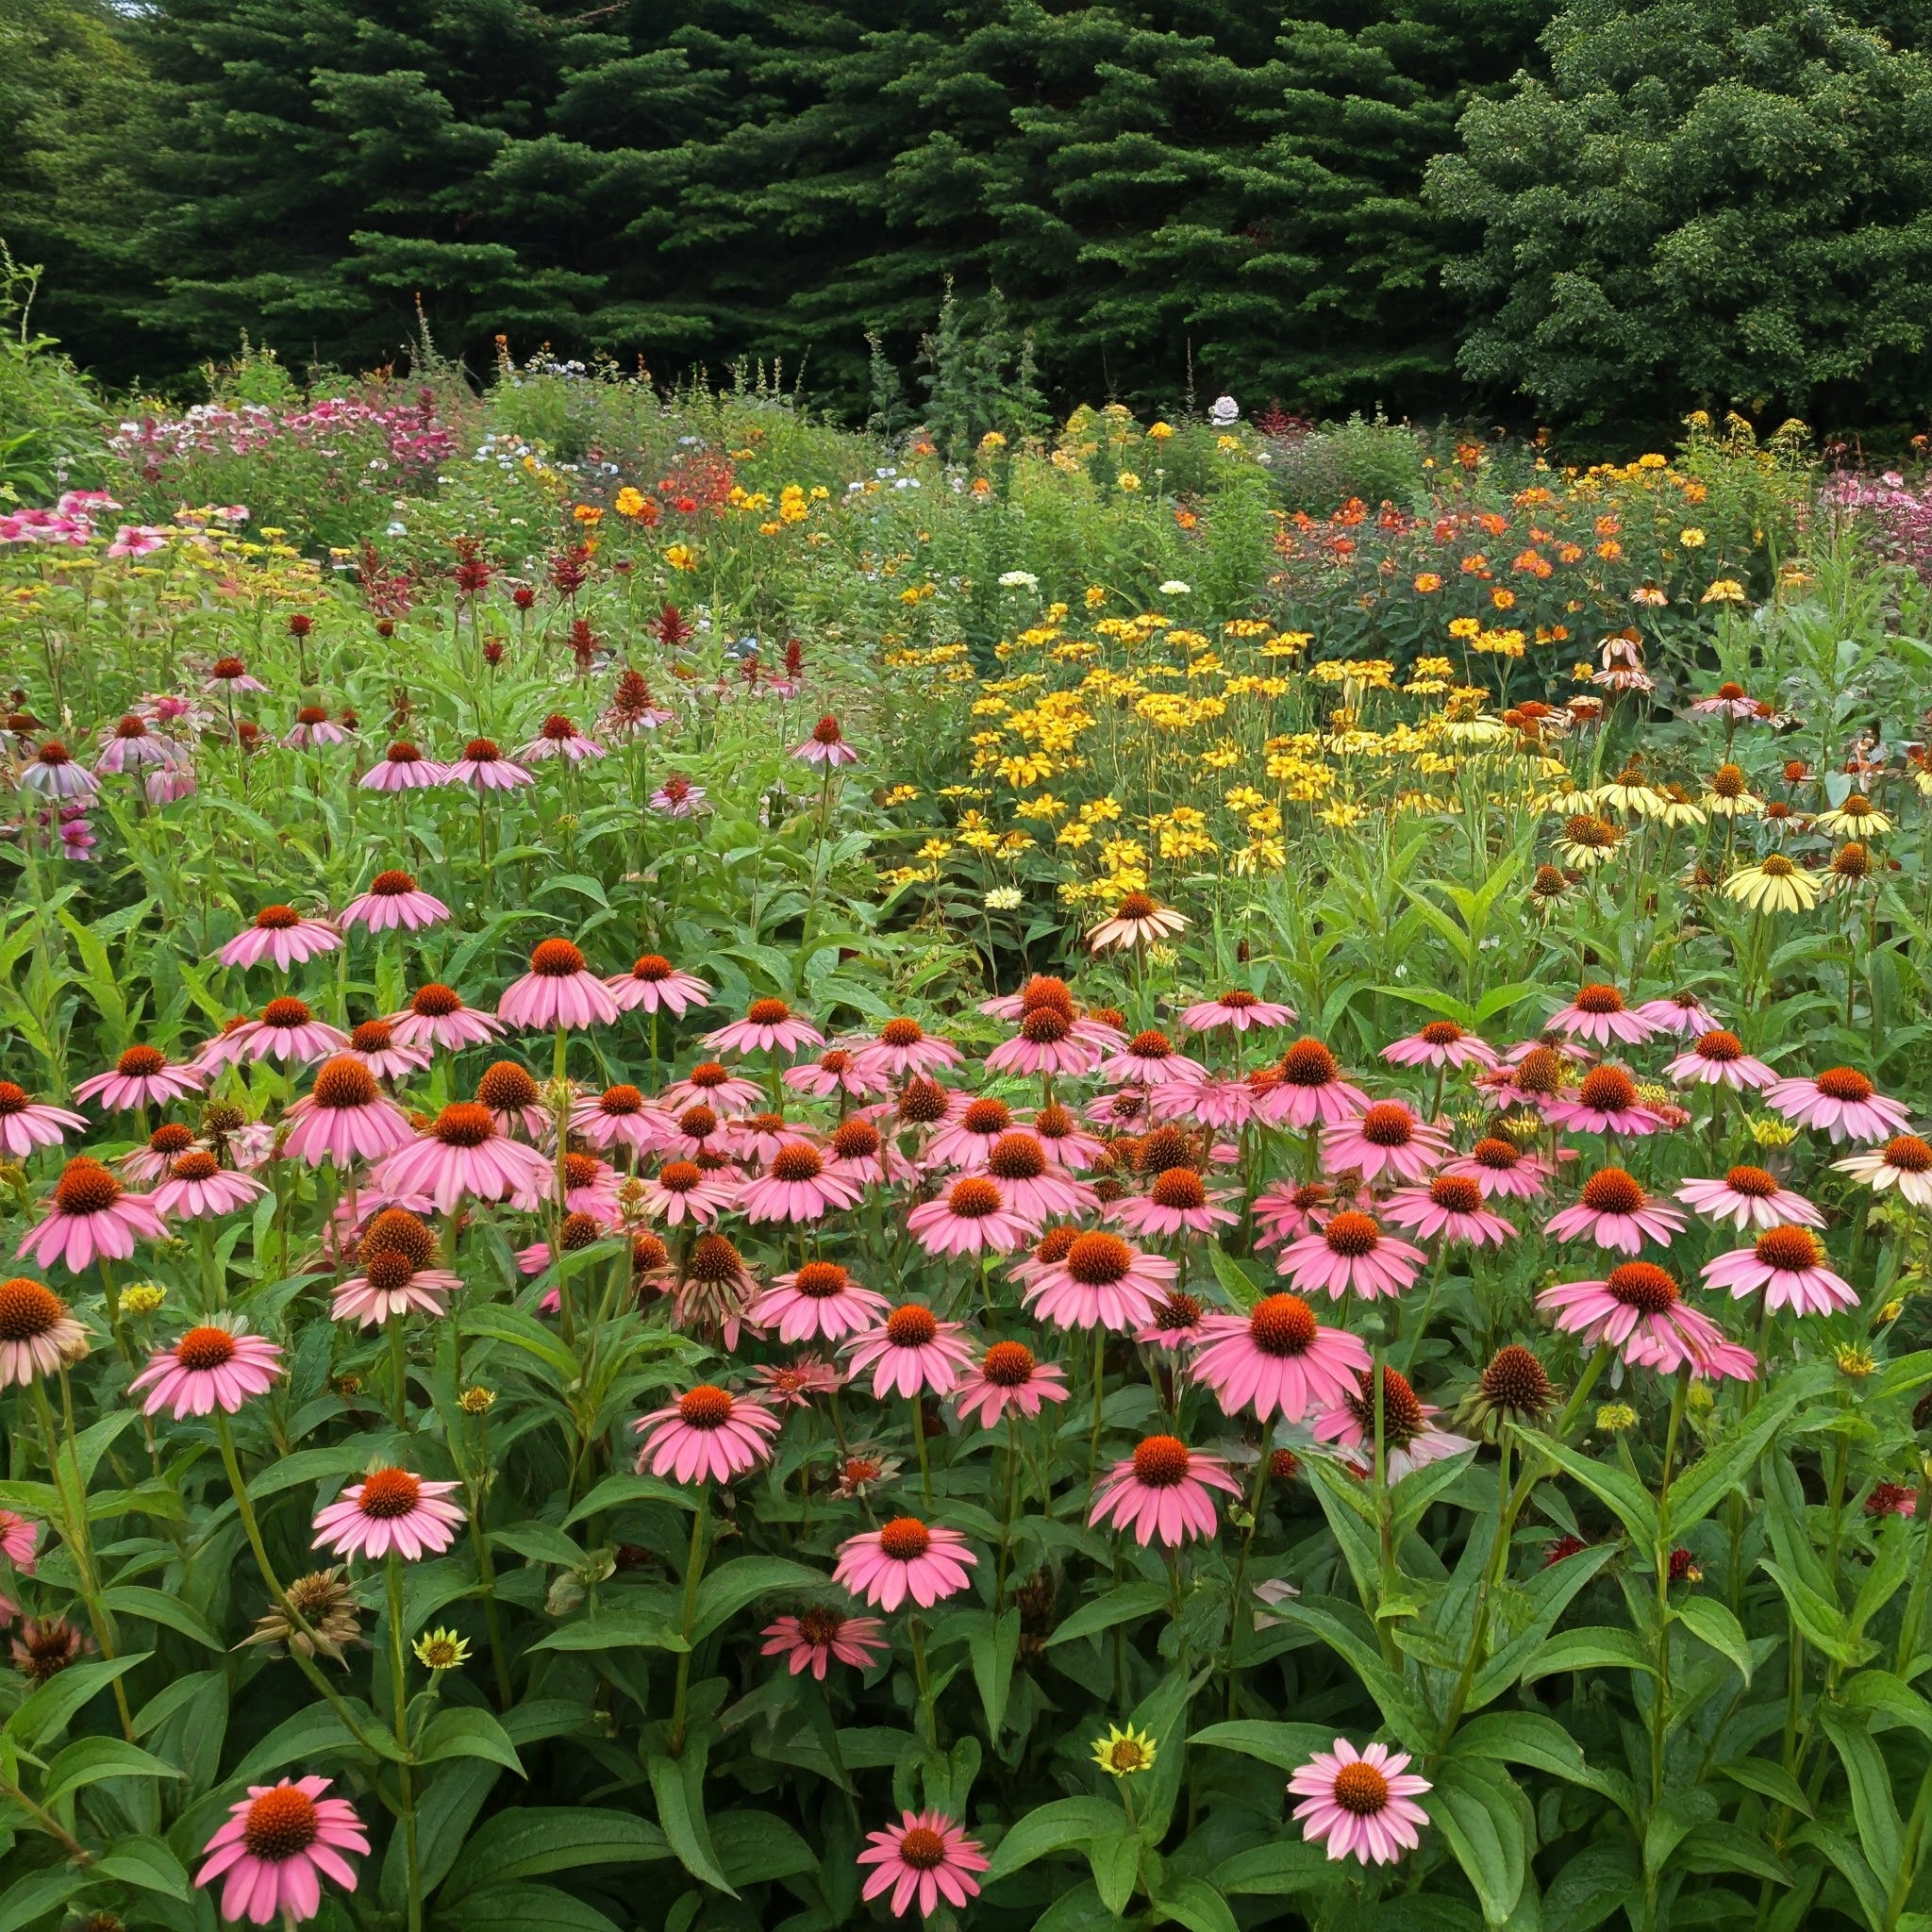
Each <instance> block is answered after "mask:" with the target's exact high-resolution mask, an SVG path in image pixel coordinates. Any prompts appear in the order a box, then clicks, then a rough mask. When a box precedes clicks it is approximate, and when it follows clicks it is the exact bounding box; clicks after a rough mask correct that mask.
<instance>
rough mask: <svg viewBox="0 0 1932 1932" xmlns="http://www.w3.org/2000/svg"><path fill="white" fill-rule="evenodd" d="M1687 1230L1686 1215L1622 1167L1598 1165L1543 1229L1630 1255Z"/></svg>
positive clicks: (1552, 1234)
mask: <svg viewBox="0 0 1932 1932" xmlns="http://www.w3.org/2000/svg"><path fill="white" fill-rule="evenodd" d="M1683 1231H1684V1216H1683V1215H1681V1214H1679V1213H1678V1212H1677V1210H1676V1209H1675V1208H1673V1207H1671V1206H1669V1205H1668V1204H1667V1203H1666V1202H1664V1201H1662V1200H1660V1199H1659V1198H1658V1197H1657V1195H1655V1194H1651V1193H1646V1192H1645V1191H1644V1190H1643V1189H1642V1188H1641V1186H1640V1185H1639V1184H1638V1182H1637V1180H1636V1177H1635V1176H1634V1175H1632V1174H1627V1173H1625V1172H1624V1169H1623V1168H1621V1167H1600V1168H1598V1169H1597V1171H1596V1172H1595V1173H1594V1174H1591V1177H1590V1178H1589V1179H1588V1180H1587V1181H1585V1182H1584V1184H1583V1191H1582V1192H1581V1193H1580V1194H1579V1195H1578V1196H1577V1198H1576V1200H1575V1201H1574V1203H1573V1204H1572V1205H1571V1206H1570V1207H1568V1208H1563V1209H1561V1210H1560V1211H1559V1212H1557V1213H1556V1214H1553V1215H1551V1216H1550V1218H1549V1220H1548V1221H1547V1222H1545V1223H1544V1224H1543V1232H1544V1233H1545V1234H1547V1235H1549V1236H1550V1237H1552V1239H1554V1240H1556V1241H1579V1240H1585V1239H1587V1240H1590V1241H1594V1242H1595V1243H1596V1244H1597V1246H1598V1247H1600V1248H1615V1249H1617V1250H1618V1251H1619V1252H1620V1253H1623V1254H1625V1255H1634V1254H1636V1253H1637V1252H1638V1251H1639V1250H1640V1249H1641V1247H1642V1246H1643V1244H1644V1242H1645V1241H1655V1242H1656V1243H1657V1246H1658V1247H1660V1248H1667V1247H1669V1246H1670V1244H1671V1237H1672V1236H1673V1235H1677V1234H1682V1233H1683Z"/></svg>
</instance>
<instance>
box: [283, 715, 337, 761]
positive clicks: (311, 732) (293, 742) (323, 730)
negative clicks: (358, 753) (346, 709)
mask: <svg viewBox="0 0 1932 1932" xmlns="http://www.w3.org/2000/svg"><path fill="white" fill-rule="evenodd" d="M348 741H349V734H348V733H347V732H346V731H344V730H343V729H342V727H341V725H340V724H337V723H336V721H335V720H334V719H333V718H331V717H330V716H329V714H328V709H327V708H326V707H325V706H323V705H304V706H303V707H302V708H301V709H300V710H299V711H297V712H296V713H295V722H294V724H292V725H291V726H290V729H289V735H288V736H287V737H286V738H284V739H283V740H282V742H283V743H284V744H286V745H287V746H288V747H289V748H290V749H291V751H315V750H318V749H319V748H320V747H322V746H323V745H325V744H347V743H348Z"/></svg>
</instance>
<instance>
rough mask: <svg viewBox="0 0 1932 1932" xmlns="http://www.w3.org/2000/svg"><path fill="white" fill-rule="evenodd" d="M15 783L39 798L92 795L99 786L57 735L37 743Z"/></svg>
mask: <svg viewBox="0 0 1932 1932" xmlns="http://www.w3.org/2000/svg"><path fill="white" fill-rule="evenodd" d="M18 782H19V784H20V787H21V790H22V791H32V792H35V793H37V794H38V795H39V796H40V797H42V798H92V796H93V795H94V794H95V793H96V792H97V791H100V789H101V781H100V780H99V779H98V778H96V777H95V776H94V774H92V772H90V771H89V770H88V769H87V767H86V766H85V765H77V764H75V761H74V754H73V753H72V752H70V751H69V750H68V749H67V747H66V746H65V745H64V744H62V743H61V742H60V741H59V740H58V738H50V739H48V740H47V741H45V742H44V743H43V744H42V746H41V748H40V750H39V751H37V752H36V753H35V754H34V756H33V758H32V760H31V762H29V763H28V764H27V765H26V766H25V768H24V769H23V770H22V772H21V774H20V778H19V781H18Z"/></svg>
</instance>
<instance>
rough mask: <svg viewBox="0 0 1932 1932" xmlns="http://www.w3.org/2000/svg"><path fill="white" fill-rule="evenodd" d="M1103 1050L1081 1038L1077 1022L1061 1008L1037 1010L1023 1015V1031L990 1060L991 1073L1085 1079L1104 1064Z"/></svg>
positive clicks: (987, 1060) (997, 1048)
mask: <svg viewBox="0 0 1932 1932" xmlns="http://www.w3.org/2000/svg"><path fill="white" fill-rule="evenodd" d="M1100 1060H1101V1053H1100V1049H1099V1048H1098V1047H1097V1046H1095V1045H1094V1044H1093V1043H1092V1042H1091V1041H1087V1040H1083V1039H1081V1038H1080V1035H1079V1031H1078V1027H1077V1023H1076V1022H1075V1021H1074V1018H1073V1016H1072V1015H1071V1014H1070V1013H1065V1012H1062V1011H1061V1010H1060V1009H1059V1008H1058V1007H1052V1006H1043V1007H1035V1008H1033V1009H1032V1010H1031V1011H1030V1012H1028V1013H1025V1014H1023V1015H1022V1016H1021V1020H1020V1030H1019V1032H1017V1033H1016V1034H1014V1035H1013V1037H1012V1038H1011V1039H1010V1040H1003V1041H1000V1043H999V1044H998V1045H997V1046H996V1047H994V1048H993V1050H992V1051H991V1053H990V1054H988V1055H987V1057H986V1065H987V1069H988V1071H989V1072H990V1073H994V1074H1025V1075H1027V1076H1028V1077H1029V1078H1034V1077H1037V1076H1039V1075H1040V1074H1058V1075H1060V1076H1062V1077H1064V1078H1067V1079H1083V1078H1085V1077H1086V1075H1087V1074H1091V1073H1092V1071H1093V1070H1094V1068H1096V1067H1097V1066H1098V1065H1099V1064H1100Z"/></svg>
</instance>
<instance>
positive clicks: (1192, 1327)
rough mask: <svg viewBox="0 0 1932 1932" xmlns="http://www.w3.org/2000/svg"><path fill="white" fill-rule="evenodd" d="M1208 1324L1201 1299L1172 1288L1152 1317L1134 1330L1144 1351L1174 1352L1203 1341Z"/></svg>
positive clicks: (1155, 1308) (1156, 1306) (1155, 1307)
mask: <svg viewBox="0 0 1932 1932" xmlns="http://www.w3.org/2000/svg"><path fill="white" fill-rule="evenodd" d="M1206 1321H1207V1314H1206V1311H1205V1310H1204V1309H1203V1308H1202V1307H1201V1303H1200V1301H1199V1299H1198V1298H1197V1297H1196V1296H1194V1295H1191V1294H1183V1293H1181V1291H1179V1290H1178V1289H1174V1288H1171V1289H1169V1290H1168V1291H1167V1292H1166V1293H1165V1294H1163V1295H1162V1296H1161V1297H1160V1299H1159V1300H1158V1301H1157V1302H1156V1303H1155V1304H1154V1313H1153V1316H1152V1318H1151V1319H1150V1320H1149V1321H1147V1322H1146V1323H1145V1324H1142V1325H1141V1327H1139V1328H1136V1329H1135V1330H1134V1340H1135V1341H1137V1342H1139V1343H1140V1345H1141V1347H1142V1348H1164V1349H1167V1350H1168V1351H1169V1352H1170V1353H1172V1352H1174V1351H1175V1350H1179V1349H1183V1348H1191V1347H1193V1345H1194V1344H1195V1342H1197V1341H1199V1340H1200V1339H1201V1331H1202V1328H1203V1325H1204V1324H1205V1323H1206Z"/></svg>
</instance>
